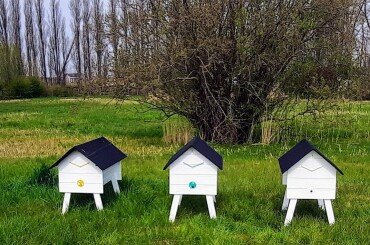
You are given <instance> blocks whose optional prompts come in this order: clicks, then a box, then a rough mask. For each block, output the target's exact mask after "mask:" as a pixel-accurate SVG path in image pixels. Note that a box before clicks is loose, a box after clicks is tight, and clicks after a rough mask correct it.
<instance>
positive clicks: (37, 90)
mask: <svg viewBox="0 0 370 245" xmlns="http://www.w3.org/2000/svg"><path fill="white" fill-rule="evenodd" d="M7 93H8V95H9V97H13V98H14V97H15V98H37V97H41V96H42V95H44V94H45V88H44V86H43V85H42V83H41V81H40V80H39V79H38V78H36V77H15V78H13V80H11V81H10V83H9V84H8V85H7Z"/></svg>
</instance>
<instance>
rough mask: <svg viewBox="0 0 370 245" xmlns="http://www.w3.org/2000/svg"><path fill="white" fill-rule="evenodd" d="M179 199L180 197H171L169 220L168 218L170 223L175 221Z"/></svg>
mask: <svg viewBox="0 0 370 245" xmlns="http://www.w3.org/2000/svg"><path fill="white" fill-rule="evenodd" d="M180 198H181V195H173V200H172V205H171V211H170V218H169V220H170V221H171V222H174V221H175V218H176V213H177V209H178V207H179V205H180Z"/></svg>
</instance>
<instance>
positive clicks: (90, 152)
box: [50, 137, 127, 170]
mask: <svg viewBox="0 0 370 245" xmlns="http://www.w3.org/2000/svg"><path fill="white" fill-rule="evenodd" d="M73 151H78V152H80V153H81V154H82V155H84V156H85V157H87V158H88V159H89V160H90V161H92V162H93V163H94V164H95V165H96V166H98V167H99V168H100V169H101V170H104V169H107V168H109V167H110V166H112V165H113V164H115V163H117V162H119V161H121V160H122V159H124V158H126V157H127V155H126V154H125V153H123V152H122V151H120V150H119V149H118V148H117V147H115V146H114V145H113V144H112V143H111V142H110V141H109V140H107V139H106V138H104V137H100V138H97V139H94V140H91V141H89V142H86V143H83V144H81V145H76V146H74V147H72V149H70V150H69V151H68V152H67V153H66V154H64V155H63V156H62V158H60V159H59V160H58V161H57V162H56V163H54V164H53V165H52V166H51V167H50V168H53V167H55V166H57V165H58V164H59V163H60V162H61V161H63V159H64V158H66V157H67V156H68V155H69V154H71V153H72V152H73Z"/></svg>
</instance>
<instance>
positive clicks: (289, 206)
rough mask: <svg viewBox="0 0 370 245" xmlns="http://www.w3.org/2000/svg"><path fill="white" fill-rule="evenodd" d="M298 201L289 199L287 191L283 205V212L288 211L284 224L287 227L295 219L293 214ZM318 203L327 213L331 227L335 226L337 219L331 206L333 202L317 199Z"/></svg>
mask: <svg viewBox="0 0 370 245" xmlns="http://www.w3.org/2000/svg"><path fill="white" fill-rule="evenodd" d="M297 201H298V199H288V198H287V194H286V191H285V195H284V200H283V205H282V207H281V209H282V210H283V211H284V210H288V211H287V213H286V217H285V222H284V225H285V226H287V225H289V224H290V222H291V221H292V219H293V214H294V210H295V207H296V204H297ZM317 203H318V205H319V207H320V208H321V209H322V210H324V211H326V215H327V217H328V221H329V224H330V225H332V224H334V223H335V218H334V212H333V206H332V204H331V200H330V199H325V200H323V199H317Z"/></svg>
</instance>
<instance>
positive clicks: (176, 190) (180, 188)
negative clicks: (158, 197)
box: [170, 185, 217, 195]
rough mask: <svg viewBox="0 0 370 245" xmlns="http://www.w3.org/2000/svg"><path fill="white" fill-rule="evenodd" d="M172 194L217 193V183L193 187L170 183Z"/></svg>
mask: <svg viewBox="0 0 370 245" xmlns="http://www.w3.org/2000/svg"><path fill="white" fill-rule="evenodd" d="M170 194H180V195H181V194H182V195H217V186H215V185H197V187H196V188H194V189H191V188H189V186H188V185H170Z"/></svg>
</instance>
